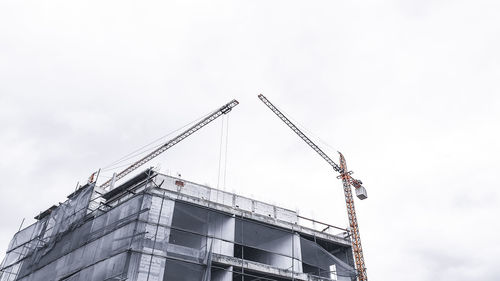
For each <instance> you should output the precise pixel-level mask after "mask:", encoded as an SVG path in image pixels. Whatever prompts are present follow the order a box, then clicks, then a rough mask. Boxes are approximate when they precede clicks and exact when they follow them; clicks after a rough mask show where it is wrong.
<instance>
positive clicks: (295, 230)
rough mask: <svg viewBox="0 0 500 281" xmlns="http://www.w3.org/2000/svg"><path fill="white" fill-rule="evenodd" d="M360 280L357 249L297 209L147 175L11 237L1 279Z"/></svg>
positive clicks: (88, 190)
mask: <svg viewBox="0 0 500 281" xmlns="http://www.w3.org/2000/svg"><path fill="white" fill-rule="evenodd" d="M256 278H260V279H262V280H292V279H296V280H352V279H354V278H355V271H354V269H353V261H352V253H351V247H350V241H349V240H348V239H347V238H345V237H344V236H342V235H340V236H339V235H333V234H331V233H328V231H318V230H315V229H312V228H310V227H305V226H303V225H302V224H301V219H300V217H299V216H298V215H297V214H296V213H295V212H293V211H290V210H287V209H283V208H279V207H277V206H273V205H270V204H266V203H263V202H260V201H255V200H252V199H249V198H245V197H242V196H238V195H235V194H231V193H227V192H223V191H220V190H216V189H212V188H209V187H206V186H202V185H198V184H195V183H191V182H188V181H185V180H181V179H177V178H173V177H169V176H166V175H161V174H157V173H155V172H152V171H151V170H147V171H145V172H143V173H141V174H139V175H138V176H136V177H135V178H133V179H131V180H130V181H128V182H126V183H124V184H123V185H121V186H119V187H117V188H115V189H113V190H110V191H107V190H100V189H99V188H98V187H94V186H93V185H87V186H85V187H82V188H81V189H79V190H78V191H77V192H75V193H74V194H72V195H70V196H69V197H68V200H67V201H66V202H64V203H63V204H61V205H59V206H57V207H54V208H51V209H49V210H47V211H46V212H44V213H42V214H41V215H39V216H38V221H37V222H36V223H35V224H33V225H31V226H29V227H27V228H25V229H23V230H21V231H20V232H18V233H17V234H16V235H15V236H14V237H13V239H12V241H11V243H10V245H9V248H8V252H7V255H6V257H5V258H4V260H3V262H2V265H1V272H0V281H14V280H22V281H34V280H65V281H68V280H71V281H77V280H86V281H87V280H93V281H101V280H133V281H136V280H137V281H154V280H158V281H162V280H176V281H182V280H186V281H194V280H220V281H232V280H255V279H256Z"/></svg>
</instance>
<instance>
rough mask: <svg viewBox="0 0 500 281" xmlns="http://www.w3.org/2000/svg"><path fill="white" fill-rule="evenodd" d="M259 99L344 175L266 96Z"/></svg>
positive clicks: (260, 96)
mask: <svg viewBox="0 0 500 281" xmlns="http://www.w3.org/2000/svg"><path fill="white" fill-rule="evenodd" d="M259 99H260V100H261V101H262V102H263V103H264V104H265V105H267V107H269V109H271V111H272V112H274V114H276V115H277V116H278V117H279V118H280V119H281V120H282V121H283V122H284V123H285V124H287V125H288V127H290V129H292V131H294V132H295V133H296V134H297V135H298V136H299V137H300V138H301V139H302V140H303V141H305V143H307V144H308V145H309V146H310V147H311V148H312V149H313V150H314V151H316V152H317V153H318V154H319V155H320V156H321V157H323V159H325V160H326V162H328V164H330V166H332V167H333V169H334V170H335V171H337V172H339V173H342V169H341V168H340V166H339V165H337V164H336V163H335V162H333V160H332V159H331V158H330V157H328V155H326V153H324V152H323V150H321V148H319V147H318V146H317V145H316V144H315V143H314V142H312V141H311V140H310V139H309V138H308V137H307V136H306V135H305V134H304V133H302V131H301V130H299V128H297V126H295V125H294V124H293V123H292V122H291V121H290V120H288V118H286V116H285V115H284V114H283V113H281V111H279V109H277V108H276V107H275V106H274V105H273V104H272V103H271V102H270V101H269V100H268V99H267V98H266V97H265V96H264V95H262V94H260V95H259Z"/></svg>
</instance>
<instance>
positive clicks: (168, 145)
mask: <svg viewBox="0 0 500 281" xmlns="http://www.w3.org/2000/svg"><path fill="white" fill-rule="evenodd" d="M237 105H238V101H237V100H232V101H230V102H229V103H227V104H225V105H223V106H222V107H220V108H219V109H217V110H215V111H214V112H212V113H210V114H209V115H208V116H207V117H205V118H203V119H202V120H201V121H199V122H197V123H196V124H194V125H193V126H191V127H189V128H188V129H187V130H185V131H184V132H182V133H181V134H179V135H177V136H176V137H174V138H173V139H171V140H169V141H168V142H166V143H165V144H163V145H162V146H160V147H158V148H157V149H155V150H153V151H152V152H150V153H149V154H148V155H146V156H144V157H143V158H141V159H139V160H137V161H136V162H134V163H133V164H132V165H130V166H129V167H127V168H126V169H124V170H123V171H121V172H119V173H118V174H116V175H115V176H113V178H111V179H109V180H108V181H106V182H105V183H103V184H102V185H101V186H100V187H101V188H107V187H108V186H110V184H111V182H115V181H117V180H119V179H121V178H123V177H125V176H126V175H128V174H130V173H131V172H133V171H134V170H135V169H137V168H139V167H140V166H142V165H144V164H145V163H146V162H148V161H150V160H151V159H153V158H155V157H156V156H158V155H160V154H162V153H163V152H165V151H166V150H167V149H169V148H171V147H172V146H174V145H176V144H177V143H179V142H180V141H182V140H183V139H185V138H187V137H188V136H190V135H192V134H193V133H194V132H196V131H198V130H199V129H201V128H203V127H205V126H206V125H208V124H209V123H210V122H212V121H214V120H215V119H217V118H218V117H220V116H222V115H223V114H227V113H229V112H230V111H231V109H233V107H235V106H237Z"/></svg>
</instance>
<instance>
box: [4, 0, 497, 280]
mask: <svg viewBox="0 0 500 281" xmlns="http://www.w3.org/2000/svg"><path fill="white" fill-rule="evenodd" d="M499 14H500V4H499V2H498V1H493V0H491V1H486V0H476V1H459V0H448V1H446V0H434V1H430V0H392V1H390V0H388V1H344V0H339V1H289V0H288V1H234V0H233V1H169V0H163V1H129V0H125V1H123V0H121V1H117V0H104V1H103V0H99V1H94V0H86V1H67V0H65V1H62V0H61V1H53V0H44V1H24V0H0V122H1V129H0V155H1V161H0V178H1V183H0V192H1V193H0V194H1V195H0V214H1V226H0V251H1V252H2V255H1V256H3V253H5V250H6V247H7V245H8V243H9V241H10V238H11V237H12V236H13V234H14V233H15V232H16V231H17V229H18V228H19V225H20V223H21V221H22V219H23V218H26V220H27V221H26V224H27V223H32V222H33V219H32V218H33V216H35V215H36V214H37V213H38V212H40V211H43V210H45V209H47V208H48V207H49V206H51V205H53V204H56V203H58V202H62V201H64V199H65V197H66V195H68V194H69V193H71V192H72V191H73V190H74V188H75V185H76V183H77V182H78V181H80V182H82V181H84V180H85V179H86V178H87V177H88V176H89V175H90V174H91V173H92V172H93V171H95V170H97V169H99V168H102V167H105V166H106V165H107V164H109V163H110V162H113V161H115V160H117V159H118V158H120V157H121V156H123V155H125V154H127V153H129V152H131V151H133V150H134V149H136V148H138V147H141V146H142V145H144V144H147V143H149V142H150V141H151V140H154V139H156V138H158V137H160V136H162V135H165V134H166V133H168V132H170V131H172V130H174V129H177V128H179V127H181V126H183V125H185V124H187V123H189V122H191V121H193V120H194V119H197V118H198V117H200V116H202V115H204V114H206V113H208V112H210V111H212V110H214V109H215V108H217V107H219V106H221V105H222V104H224V103H227V102H228V101H230V100H231V99H233V98H235V99H237V100H239V101H240V105H238V106H237V107H236V108H235V109H234V111H232V112H231V113H230V114H229V115H228V124H229V127H228V145H227V151H228V152H227V165H226V166H227V167H226V184H225V186H224V188H225V189H226V190H229V191H234V192H236V193H239V194H242V195H247V196H252V197H254V198H256V199H260V200H264V201H268V202H270V203H276V204H278V205H281V206H284V207H288V208H291V209H294V210H298V211H299V213H300V214H302V215H304V216H308V217H314V218H316V219H318V220H322V221H326V222H329V223H332V224H335V225H338V226H342V227H346V226H347V216H346V210H345V202H344V198H343V192H342V186H341V182H340V181H339V180H337V179H336V177H335V176H336V174H335V173H334V172H333V171H332V169H331V168H330V166H328V164H327V163H326V162H324V161H323V160H322V159H321V158H320V157H319V156H318V155H316V154H315V152H314V151H312V150H311V149H310V148H309V147H308V146H307V145H306V144H305V143H303V142H302V141H301V140H300V139H299V138H298V137H297V136H296V135H294V134H293V133H292V131H290V130H289V129H288V128H287V127H286V126H285V125H284V124H283V123H281V121H280V120H279V119H277V117H276V116H274V115H273V114H272V113H271V112H270V111H269V110H268V109H267V108H266V107H265V106H264V105H263V104H262V103H261V102H260V101H259V100H258V98H257V94H259V93H263V94H264V95H266V96H267V97H268V98H269V99H270V100H271V101H272V102H274V103H275V104H276V105H277V106H279V107H280V108H281V109H283V110H284V111H285V112H286V113H288V114H289V115H290V116H291V117H292V118H294V120H297V121H298V122H299V123H300V124H302V125H303V126H304V127H305V128H307V129H308V130H309V131H311V132H312V133H313V134H314V135H315V136H317V137H319V138H321V139H322V140H323V142H324V143H327V144H329V145H330V147H327V146H324V147H325V150H326V151H327V152H328V153H329V154H330V156H331V157H332V158H334V159H336V160H337V157H338V156H337V154H336V150H340V151H342V152H343V153H344V155H345V156H346V159H347V163H348V166H349V168H350V169H352V170H354V171H355V174H354V176H355V177H357V178H360V179H361V180H362V181H363V182H364V184H365V186H366V188H367V190H368V195H369V198H368V199H367V200H364V201H359V200H356V209H357V212H358V218H359V224H360V229H361V238H362V242H363V248H364V251H365V261H366V265H367V268H368V276H369V277H370V279H371V280H408V281H413V280H415V281H417V280H418V281H422V280H453V281H462V280H464V281H465V280H485V281H493V280H499V279H500V267H499V266H498V265H499V264H500V245H499V244H498V237H499V234H498V232H499V231H500V222H499V219H498V216H499V215H500V207H499V203H500V199H499V197H500V191H499V184H498V181H497V178H498V172H499V168H500V164H499V159H498V158H499V157H500V146H499V141H500V133H499V122H500V113H499V108H500V98H499V95H498V93H499V90H500V82H499V81H500V80H499V77H500V52H499V50H500V18H499V16H498V15H499ZM221 122H222V121H221V120H217V121H216V122H213V123H212V124H210V125H209V126H207V127H206V128H203V129H202V130H201V131H199V132H197V133H196V134H195V135H193V136H191V137H189V139H186V140H184V141H183V142H182V143H180V144H178V145H177V146H175V147H174V148H172V149H171V150H169V151H168V152H167V153H165V154H164V155H162V156H161V157H159V158H157V159H155V160H154V161H152V162H151V163H150V164H149V165H148V166H150V165H153V166H157V167H159V169H161V171H163V172H165V173H171V174H175V173H181V174H182V177H183V178H185V179H187V180H192V181H195V182H199V183H202V184H205V183H206V184H209V185H210V186H212V187H216V186H217V181H218V172H219V170H218V163H219V149H220V139H221V131H223V130H221ZM314 139H315V140H317V138H314ZM144 168H146V167H144ZM111 172H112V171H107V173H104V174H103V176H104V177H102V178H101V179H105V176H110V174H111ZM220 181H221V180H220V179H219V182H220ZM219 186H220V187H222V185H221V184H219ZM26 224H25V225H26Z"/></svg>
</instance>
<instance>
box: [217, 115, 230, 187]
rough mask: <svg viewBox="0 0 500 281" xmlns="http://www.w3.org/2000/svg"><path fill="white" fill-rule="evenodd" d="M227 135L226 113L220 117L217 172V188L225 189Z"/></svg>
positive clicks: (227, 121) (227, 122) (227, 120)
mask: <svg viewBox="0 0 500 281" xmlns="http://www.w3.org/2000/svg"><path fill="white" fill-rule="evenodd" d="M224 124H225V126H224ZM224 128H225V134H224ZM228 135H229V117H228V116H227V115H226V116H223V117H222V121H221V132H220V143H219V170H218V173H217V188H222V189H223V190H225V189H226V172H227V146H228V145H227V143H228ZM223 154H224V161H222V158H223ZM221 177H222V178H221Z"/></svg>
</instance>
